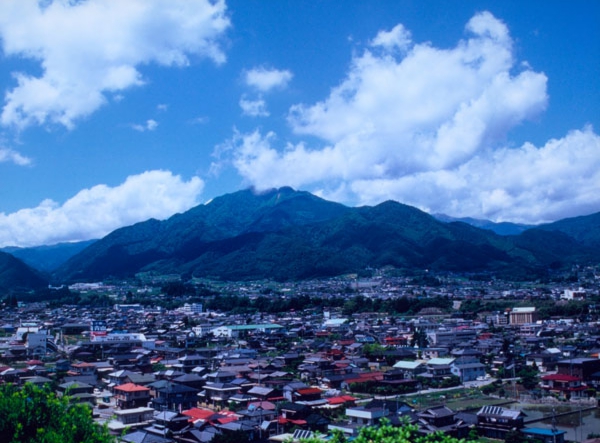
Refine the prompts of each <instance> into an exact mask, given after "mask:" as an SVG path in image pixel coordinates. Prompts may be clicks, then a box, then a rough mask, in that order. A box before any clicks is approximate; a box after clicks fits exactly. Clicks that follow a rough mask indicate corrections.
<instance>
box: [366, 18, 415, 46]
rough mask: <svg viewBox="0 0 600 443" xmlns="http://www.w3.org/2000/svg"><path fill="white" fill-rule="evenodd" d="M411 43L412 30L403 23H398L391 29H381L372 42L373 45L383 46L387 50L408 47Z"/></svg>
mask: <svg viewBox="0 0 600 443" xmlns="http://www.w3.org/2000/svg"><path fill="white" fill-rule="evenodd" d="M410 43H411V37H410V32H409V31H407V30H406V29H405V28H404V26H403V25H402V24H398V25H396V26H394V27H393V28H392V30H390V31H379V33H378V34H377V36H376V37H375V38H374V39H373V41H372V42H371V46H373V47H381V48H383V49H385V50H387V51H393V50H396V49H398V50H401V51H404V50H406V49H408V47H409V45H410Z"/></svg>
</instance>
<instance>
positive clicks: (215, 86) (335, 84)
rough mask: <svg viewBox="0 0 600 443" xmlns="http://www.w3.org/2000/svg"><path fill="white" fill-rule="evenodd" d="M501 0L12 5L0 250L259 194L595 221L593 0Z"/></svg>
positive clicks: (5, 9) (598, 155)
mask: <svg viewBox="0 0 600 443" xmlns="http://www.w3.org/2000/svg"><path fill="white" fill-rule="evenodd" d="M496 3H497V2H483V3H482V2H474V1H473V2H471V1H456V2H450V3H448V2H422V3H419V4H418V5H415V4H413V3H412V2H404V1H399V2H381V3H377V4H364V2H354V1H350V2H344V5H337V4H326V5H323V4H303V3H300V2H298V3H295V2H292V3H289V4H288V3H286V4H283V3H281V4H279V3H277V4H268V5H265V4H263V3H260V2H254V1H242V0H237V1H204V0H198V1H194V2H189V1H183V0H182V1H162V0H151V1H145V0H130V1H127V2H110V1H105V0H86V1H81V2H73V3H71V2H59V1H49V2H37V1H17V0H9V1H6V2H2V3H1V4H0V12H1V14H0V17H1V18H0V42H1V45H2V55H1V56H2V62H3V63H2V69H1V70H0V84H1V85H2V93H3V98H4V100H3V103H2V107H1V109H0V247H2V246H25V247H26V246H35V245H42V244H55V243H59V242H69V241H81V240H88V239H92V238H101V237H103V236H105V235H107V234H108V233H110V232H112V231H114V230H115V229H118V228H120V227H123V226H129V225H132V224H134V223H137V222H141V221H145V220H148V219H150V218H155V219H158V220H164V219H167V218H168V217H170V216H172V215H173V214H175V213H181V212H184V211H186V210H188V209H190V208H193V207H195V206H196V205H198V204H200V203H202V202H206V201H208V200H210V199H212V198H214V197H217V196H220V195H223V194H225V193H229V192H232V191H235V190H238V189H244V188H247V187H252V188H254V189H256V190H259V191H260V190H267V189H271V188H278V187H281V186H292V187H294V188H296V189H304V190H307V191H309V192H311V193H313V194H315V195H318V196H321V197H323V198H326V199H328V200H332V201H337V202H341V203H343V204H345V205H347V206H351V207H354V206H360V205H376V204H378V203H381V202H383V201H386V200H394V201H398V202H401V203H404V204H408V205H411V206H414V207H417V208H419V209H421V210H424V211H426V212H429V213H443V214H446V215H448V216H451V217H472V218H477V219H486V220H491V221H494V222H505V221H510V222H514V223H520V224H526V225H531V224H539V223H545V222H552V221H555V220H560V219H564V218H567V217H574V216H578V215H587V214H592V213H596V212H599V211H600V136H599V135H598V133H597V127H598V124H599V122H598V118H599V116H600V92H599V91H600V88H599V87H598V86H599V85H598V78H597V72H598V71H599V70H600V48H599V47H598V44H597V41H599V40H600V31H599V30H598V27H597V26H596V24H597V21H598V19H600V5H598V4H596V3H595V2H576V3H575V4H562V3H552V4H548V3H547V2H541V1H532V2H527V3H525V4H518V5H517V4H514V5H512V4H508V3H509V2H505V3H506V4H496ZM356 17H361V20H356ZM108 21H110V22H111V23H113V24H114V26H111V27H110V30H108V31H107V28H106V23H107V22H108Z"/></svg>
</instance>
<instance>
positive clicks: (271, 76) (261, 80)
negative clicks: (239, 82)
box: [245, 67, 293, 92]
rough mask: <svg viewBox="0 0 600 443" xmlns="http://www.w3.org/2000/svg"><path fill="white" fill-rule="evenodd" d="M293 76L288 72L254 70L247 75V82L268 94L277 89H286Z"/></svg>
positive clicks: (264, 69) (261, 68)
mask: <svg viewBox="0 0 600 443" xmlns="http://www.w3.org/2000/svg"><path fill="white" fill-rule="evenodd" d="M292 77H293V75H292V73H291V72H290V71H288V70H279V69H267V68H264V67H259V68H254V69H251V70H249V71H246V73H245V82H246V84H247V85H248V86H251V87H253V88H255V89H257V90H259V91H261V92H268V91H270V90H272V89H275V88H285V87H286V86H287V85H288V83H289V82H290V80H291V79H292Z"/></svg>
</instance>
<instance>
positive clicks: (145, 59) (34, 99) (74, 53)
mask: <svg viewBox="0 0 600 443" xmlns="http://www.w3.org/2000/svg"><path fill="white" fill-rule="evenodd" d="M228 27H229V19H228V18H227V16H226V7H225V2H224V1H223V0H217V1H215V2H212V1H209V0H197V1H193V2H190V1H187V0H151V1H150V0H128V1H126V2H120V1H103V0H88V1H84V2H67V1H60V0H57V1H51V2H43V3H42V2H37V1H34V0H7V1H3V2H0V37H1V38H2V43H3V50H4V54H5V55H6V56H14V57H23V58H28V59H31V60H34V61H37V62H39V63H40V67H41V69H42V74H41V75H40V76H39V77H38V76H35V75H33V74H30V73H23V72H17V73H14V74H13V75H14V78H15V80H16V83H17V85H16V87H14V88H13V89H12V90H10V91H8V92H7V93H6V96H5V105H4V108H3V109H2V114H1V116H0V121H1V123H2V124H3V125H7V126H16V127H17V128H24V127H26V126H28V125H32V124H39V125H42V124H48V123H52V124H61V125H64V126H65V127H67V128H72V127H73V125H74V123H75V121H76V120H77V119H79V118H82V117H85V116H87V115H90V114H91V113H93V112H94V111H95V110H96V109H98V108H99V107H100V106H102V105H103V104H104V103H105V102H106V101H107V95H108V94H111V95H112V96H113V98H114V99H115V100H116V99H117V98H118V97H120V96H121V95H122V94H120V93H119V92H120V91H123V90H125V89H127V88H130V87H133V86H140V85H142V84H143V83H144V79H143V78H142V76H141V74H140V72H139V71H138V70H137V66H139V65H142V64H147V63H157V64H160V65H163V66H186V65H188V64H189V63H190V61H189V57H190V56H198V57H208V58H210V59H212V60H213V61H214V62H216V63H222V62H224V61H225V55H224V54H223V52H222V51H221V49H220V47H219V44H218V40H219V38H220V37H221V35H222V34H223V32H224V31H225V30H226V29H227V28H228Z"/></svg>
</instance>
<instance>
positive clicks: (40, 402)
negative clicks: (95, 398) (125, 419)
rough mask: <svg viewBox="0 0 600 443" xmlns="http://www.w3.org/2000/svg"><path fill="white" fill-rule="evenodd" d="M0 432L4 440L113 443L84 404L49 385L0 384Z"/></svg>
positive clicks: (51, 442)
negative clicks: (17, 385) (76, 401)
mask: <svg viewBox="0 0 600 443" xmlns="http://www.w3.org/2000/svg"><path fill="white" fill-rule="evenodd" d="M0 435H2V441H5V442H7V443H113V442H115V438H114V437H113V436H111V435H110V434H109V432H108V429H107V428H106V427H101V426H99V425H97V424H96V423H95V422H94V421H93V420H92V411H91V409H90V407H89V406H87V405H84V404H70V403H69V398H68V397H66V396H65V397H62V398H58V397H56V395H54V393H53V392H52V391H50V389H49V388H40V387H37V386H35V385H33V384H31V383H26V384H25V386H23V388H21V389H19V388H18V387H16V386H14V385H11V384H8V385H2V386H0Z"/></svg>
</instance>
